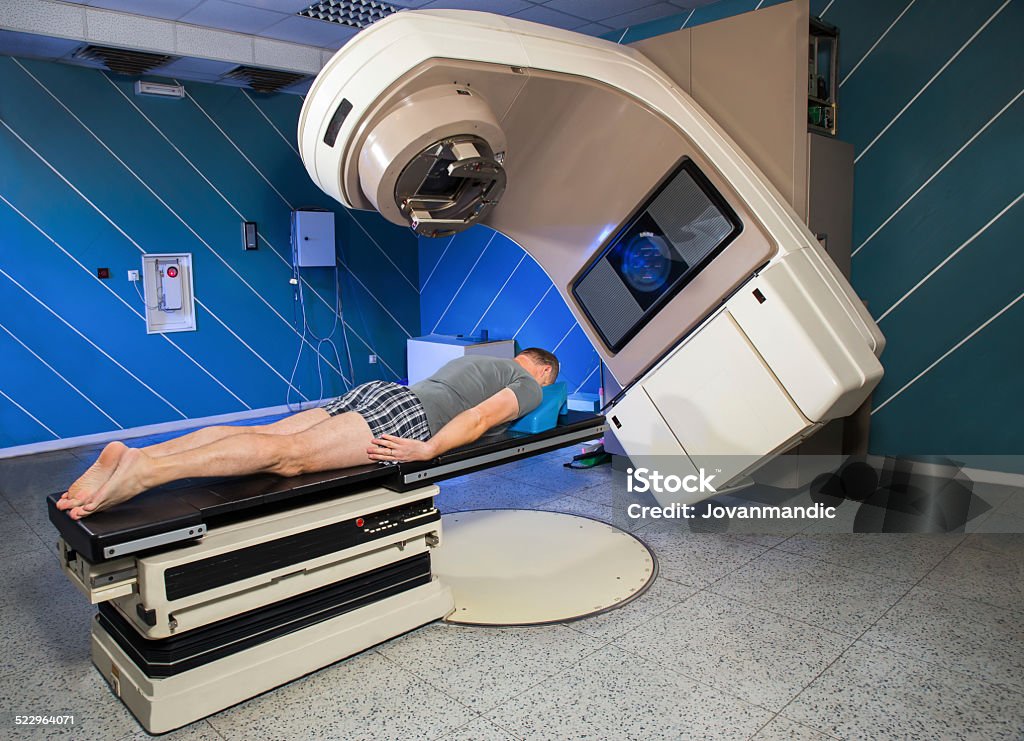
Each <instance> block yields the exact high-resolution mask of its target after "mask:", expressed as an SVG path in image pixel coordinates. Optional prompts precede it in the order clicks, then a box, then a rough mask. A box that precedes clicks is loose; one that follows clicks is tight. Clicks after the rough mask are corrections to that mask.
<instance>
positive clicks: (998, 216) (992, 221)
mask: <svg viewBox="0 0 1024 741" xmlns="http://www.w3.org/2000/svg"><path fill="white" fill-rule="evenodd" d="M1022 198H1024V193H1021V194H1020V195H1019V196H1017V197H1016V198H1014V199H1013V200H1012V201H1010V203H1009V204H1007V205H1006V206H1004V207H1003V210H1002V211H1000V212H999V213H997V214H996V215H995V216H993V217H992V218H991V219H989V221H988V223H986V224H985V226H983V227H981V229H979V230H978V231H976V232H975V233H974V234H972V235H971V236H970V238H968V239H967V241H966V242H964V243H963V244H961V245H960V246H959V247H957V248H956V249H955V250H953V251H952V252H951V253H950V254H949V256H948V257H947V258H946V259H945V260H943V261H942V262H940V263H939V264H938V265H936V266H935V267H934V268H932V269H931V270H930V271H929V272H928V274H927V275H925V276H924V277H923V278H922V279H921V280H919V281H918V282H917V283H916V284H915V285H914V287H913V288H911V289H910V290H909V291H907V292H906V293H905V294H903V296H902V298H900V300H899V301H897V302H896V303H894V304H893V305H892V306H890V307H889V308H888V309H886V310H885V312H884V313H883V314H882V315H881V316H880V317H878V319H876V320H875V321H877V322H880V321H882V320H883V319H885V318H886V317H887V316H889V314H890V313H891V312H892V310H893V309H895V308H896V307H897V306H899V305H900V304H902V303H903V302H904V301H906V300H907V299H908V298H910V296H911V295H912V294H913V293H914V292H915V291H916V290H917V289H918V288H920V287H921V286H923V285H924V284H925V283H927V282H928V280H929V279H930V278H931V277H932V276H933V275H935V274H936V273H937V272H939V271H940V270H942V268H944V267H945V266H946V263H948V262H949V261H950V260H952V259H953V258H954V257H956V256H957V255H959V254H960V253H961V252H962V251H963V250H964V248H965V247H967V246H968V245H969V244H971V242H973V241H974V240H976V239H977V238H978V237H980V236H981V235H982V234H984V233H985V232H986V231H987V230H988V228H989V227H990V226H992V225H993V224H995V223H996V222H997V221H999V219H1001V218H1002V217H1003V214H1005V213H1006V212H1007V211H1009V210H1010V209H1011V208H1013V207H1014V206H1016V205H1017V203H1019V202H1020V200H1021V199H1022Z"/></svg>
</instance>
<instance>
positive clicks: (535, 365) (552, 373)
mask: <svg viewBox="0 0 1024 741" xmlns="http://www.w3.org/2000/svg"><path fill="white" fill-rule="evenodd" d="M516 362H517V363H519V365H521V366H523V368H524V369H525V370H526V372H527V373H529V374H530V375H531V376H533V378H534V380H535V381H537V383H539V384H540V385H541V386H550V385H551V384H553V383H554V382H555V379H556V378H558V358H556V357H555V354H554V353H550V352H548V351H547V350H543V349H541V348H539V347H528V348H526V349H525V350H523V351H522V352H521V353H519V354H518V355H516Z"/></svg>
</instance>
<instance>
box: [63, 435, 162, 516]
mask: <svg viewBox="0 0 1024 741" xmlns="http://www.w3.org/2000/svg"><path fill="white" fill-rule="evenodd" d="M152 460H153V459H152V458H150V457H149V456H148V455H146V454H145V453H143V452H142V451H141V450H139V449H138V448H128V447H126V448H125V449H124V450H123V451H122V452H121V457H120V458H119V459H118V462H117V468H116V469H115V470H114V473H113V475H112V476H110V478H108V479H107V481H106V483H104V484H103V485H102V486H101V487H100V488H99V489H98V490H97V491H96V493H95V494H94V495H93V497H92V499H91V500H90V501H89V502H88V503H87V504H85V505H83V506H80V507H75V508H74V509H72V510H71V511H70V512H69V513H68V514H70V515H71V517H72V518H73V519H75V520H80V519H81V518H83V517H87V516H88V515H91V514H92V513H93V512H100V511H102V510H105V509H109V508H110V507H113V506H114V505H115V504H120V503H121V502H127V501H128V500H129V499H131V498H132V497H134V496H135V495H136V494H139V493H141V492H143V491H145V490H146V489H147V488H149V487H148V486H147V485H146V483H145V476H146V472H147V471H148V469H149V466H150V465H151V463H152Z"/></svg>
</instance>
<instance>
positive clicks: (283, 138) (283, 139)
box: [239, 88, 301, 159]
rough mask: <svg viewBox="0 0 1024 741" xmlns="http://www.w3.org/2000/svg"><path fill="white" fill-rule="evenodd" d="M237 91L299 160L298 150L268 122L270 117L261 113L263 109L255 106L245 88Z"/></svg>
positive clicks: (281, 132) (271, 122)
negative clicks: (240, 92)
mask: <svg viewBox="0 0 1024 741" xmlns="http://www.w3.org/2000/svg"><path fill="white" fill-rule="evenodd" d="M239 89H240V90H241V91H242V95H244V96H245V99H246V100H248V101H249V102H250V103H252V107H253V108H255V109H256V110H257V111H258V112H259V114H260V116H262V117H263V120H264V121H266V122H267V123H268V124H270V128H272V129H273V130H274V131H276V132H277V135H278V136H279V137H281V141H283V142H284V143H285V144H287V145H288V148H289V149H290V150H292V151H293V152H295V156H296V157H299V158H300V159H301V155H299V150H298V149H296V148H295V145H294V144H292V142H291V141H290V140H289V139H288V137H287V136H285V135H284V132H283V131H281V129H279V128H277V124H275V123H274V122H273V121H271V120H270V117H269V116H267V114H266V113H264V112H263V109H262V108H260V107H259V106H258V105H257V104H256V101H255V100H253V99H252V96H251V95H249V93H247V92H246V91H245V88H239Z"/></svg>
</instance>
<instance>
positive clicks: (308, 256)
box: [292, 209, 336, 268]
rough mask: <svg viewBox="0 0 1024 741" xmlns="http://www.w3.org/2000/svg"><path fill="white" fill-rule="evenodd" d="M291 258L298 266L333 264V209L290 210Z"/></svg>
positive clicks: (322, 266) (330, 265) (313, 266)
mask: <svg viewBox="0 0 1024 741" xmlns="http://www.w3.org/2000/svg"><path fill="white" fill-rule="evenodd" d="M292 260H293V262H294V264H295V266H296V267H300V268H333V267H334V266H335V264H336V262H335V260H336V258H335V246H334V212H333V211H327V210H326V209H302V210H299V211H292Z"/></svg>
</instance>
